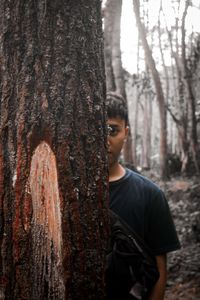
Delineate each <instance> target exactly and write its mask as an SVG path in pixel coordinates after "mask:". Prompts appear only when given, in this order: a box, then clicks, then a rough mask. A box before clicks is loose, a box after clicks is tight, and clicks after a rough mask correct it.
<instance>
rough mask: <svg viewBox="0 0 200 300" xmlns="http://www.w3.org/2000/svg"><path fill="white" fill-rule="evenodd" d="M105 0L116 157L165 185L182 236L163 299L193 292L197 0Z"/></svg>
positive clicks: (199, 62) (199, 294)
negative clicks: (121, 135) (117, 129)
mask: <svg viewBox="0 0 200 300" xmlns="http://www.w3.org/2000/svg"><path fill="white" fill-rule="evenodd" d="M103 7H104V10H103V15H104V35H105V63H106V75H107V78H106V80H107V89H108V90H113V91H117V92H119V93H121V94H122V95H123V96H124V98H125V99H126V101H127V105H128V109H129V123H130V128H131V135H130V136H129V139H128V141H127V144H126V148H125V150H124V153H123V157H122V161H123V163H125V164H127V165H128V166H129V167H133V168H136V169H137V170H138V171H140V172H141V173H142V174H144V175H147V176H148V177H150V178H151V179H153V181H155V182H157V183H158V184H159V186H161V187H162V188H163V190H164V191H165V193H166V195H167V198H168V200H169V204H170V208H171V210H172V214H173V217H174V221H175V224H176V228H177V231H178V235H179V238H180V241H181V244H182V249H181V250H180V251H177V252H175V253H173V254H171V255H169V261H168V269H169V280H168V284H167V293H166V296H165V299H166V300H167V299H169V300H172V299H174V300H175V299H180V300H185V299H187V300H189V299H190V300H196V299H199V298H200V288H199V282H200V271H199V270H200V265H199V263H198V261H199V253H200V243H199V242H200V240H199V235H200V222H199V220H200V197H199V192H200V184H199V170H200V149H199V142H200V100H199V99H200V98H199V97H200V25H199V24H200V23H199V21H198V20H199V17H200V1H188V0H183V1H182V0H171V1H170V0H168V1H165V0H156V1H151V0H140V1H138V0H133V1H129V0H123V1H121V0H115V1H114V0H107V1H104V6H103ZM130 149H131V150H130ZM163 179H164V181H163Z"/></svg>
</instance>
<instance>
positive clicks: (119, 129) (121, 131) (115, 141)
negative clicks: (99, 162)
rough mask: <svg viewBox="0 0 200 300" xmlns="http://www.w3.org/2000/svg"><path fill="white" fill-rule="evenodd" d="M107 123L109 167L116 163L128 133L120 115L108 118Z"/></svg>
mask: <svg viewBox="0 0 200 300" xmlns="http://www.w3.org/2000/svg"><path fill="white" fill-rule="evenodd" d="M107 125H108V139H107V142H108V161H109V167H112V166H114V165H115V164H116V163H118V159H119V156H120V153H121V150H122V148H123V145H124V141H125V139H126V137H127V135H128V127H127V126H126V124H125V120H122V119H121V118H120V117H117V118H109V119H108V121H107Z"/></svg>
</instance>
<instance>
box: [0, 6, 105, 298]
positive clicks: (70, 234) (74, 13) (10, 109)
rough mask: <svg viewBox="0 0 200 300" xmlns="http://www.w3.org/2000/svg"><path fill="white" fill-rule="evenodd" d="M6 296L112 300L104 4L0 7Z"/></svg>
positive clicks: (1, 235) (0, 208) (0, 201)
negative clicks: (107, 273) (107, 288)
mask: <svg viewBox="0 0 200 300" xmlns="http://www.w3.org/2000/svg"><path fill="white" fill-rule="evenodd" d="M0 19H1V27H0V45H1V47H0V96H1V103H0V121H1V123H0V247H1V252H0V298H1V299H9V300H12V299H15V300H16V299H26V300H27V299H33V300H35V299H68V300H69V299H104V265H105V249H106V240H107V235H108V226H107V224H108V218H107V163H106V140H105V137H106V134H105V126H104V124H105V117H104V114H105V111H104V110H105V109H104V99H105V76H104V62H103V38H102V23H101V2H100V1H98V0H96V1H93V0H89V1H84V0H81V1H62V0H56V1H55V0H49V1H46V0H40V1H38V0H35V1H20V0H17V1H15V2H13V1H7V0H2V1H1V2H0Z"/></svg>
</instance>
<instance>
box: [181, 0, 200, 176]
mask: <svg viewBox="0 0 200 300" xmlns="http://www.w3.org/2000/svg"><path fill="white" fill-rule="evenodd" d="M189 5H190V1H188V0H187V1H186V2H185V10H184V12H183V17H182V26H181V31H182V66H183V82H184V84H185V89H186V93H187V100H188V104H189V107H190V114H191V124H192V125H191V127H192V128H191V134H190V136H191V146H192V155H193V161H194V165H195V168H196V171H197V172H198V173H199V172H200V166H199V162H198V151H199V145H198V139H197V121H196V114H195V113H196V108H195V106H196V103H195V98H194V95H193V91H192V84H191V79H190V77H191V75H190V72H189V70H188V68H187V59H186V46H185V19H186V16H187V10H188V8H189Z"/></svg>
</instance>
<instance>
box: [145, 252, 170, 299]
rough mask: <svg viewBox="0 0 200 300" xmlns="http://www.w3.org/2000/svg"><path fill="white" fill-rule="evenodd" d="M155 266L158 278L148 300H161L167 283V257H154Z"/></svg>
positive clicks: (164, 255)
mask: <svg viewBox="0 0 200 300" xmlns="http://www.w3.org/2000/svg"><path fill="white" fill-rule="evenodd" d="M156 261H157V266H158V270H159V273H160V277H159V279H158V281H157V282H156V284H155V286H154V288H153V290H152V292H151V295H150V296H149V298H148V300H163V299H164V294H165V285H166V281H167V255H166V254H163V255H158V256H156Z"/></svg>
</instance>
